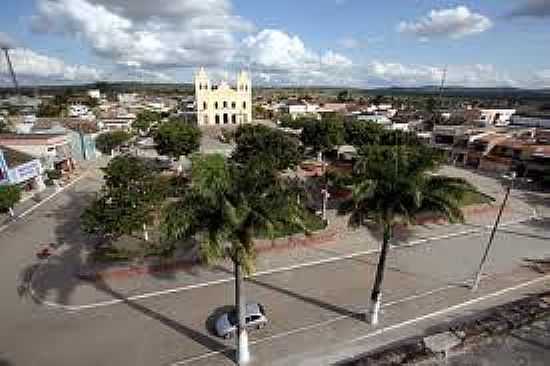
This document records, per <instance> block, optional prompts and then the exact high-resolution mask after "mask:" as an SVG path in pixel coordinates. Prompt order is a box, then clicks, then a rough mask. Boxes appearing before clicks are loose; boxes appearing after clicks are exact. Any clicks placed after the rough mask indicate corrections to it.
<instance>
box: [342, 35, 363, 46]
mask: <svg viewBox="0 0 550 366" xmlns="http://www.w3.org/2000/svg"><path fill="white" fill-rule="evenodd" d="M338 45H339V46H340V47H342V48H347V49H356V48H361V47H362V46H363V44H362V42H360V41H359V40H358V39H356V38H352V37H348V38H342V39H340V40H339V41H338Z"/></svg>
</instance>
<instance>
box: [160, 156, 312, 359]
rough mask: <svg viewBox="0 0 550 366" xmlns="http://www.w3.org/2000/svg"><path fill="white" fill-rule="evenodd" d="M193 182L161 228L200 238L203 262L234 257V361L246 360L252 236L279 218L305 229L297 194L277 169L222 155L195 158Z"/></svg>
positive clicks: (173, 235) (172, 236)
mask: <svg viewBox="0 0 550 366" xmlns="http://www.w3.org/2000/svg"><path fill="white" fill-rule="evenodd" d="M252 164H253V163H252ZM264 166H266V165H265V164H264ZM191 182H192V183H191V186H190V187H189V190H188V191H187V192H186V193H185V194H184V196H183V197H182V199H181V200H179V201H178V202H175V203H173V204H172V205H170V206H169V207H168V208H167V210H166V212H165V220H164V227H163V228H164V233H165V236H166V239H168V240H169V241H170V242H174V241H177V240H181V239H189V238H196V239H198V240H199V243H200V254H201V258H202V260H203V261H204V262H206V263H211V262H213V261H216V260H219V259H221V258H229V259H231V261H232V262H233V268H234V276H235V306H236V309H237V318H238V326H237V333H238V337H237V344H236V345H237V362H238V364H239V365H242V364H246V363H247V362H248V361H249V359H250V355H249V351H248V335H247V332H246V328H245V319H244V318H245V304H246V301H245V294H244V292H243V277H244V275H247V274H250V273H251V272H253V270H254V259H255V250H254V237H255V236H257V235H258V234H259V233H261V232H267V233H272V231H273V227H274V225H276V224H281V223H285V224H293V225H296V226H297V227H300V228H303V225H302V224H301V219H300V217H301V216H300V212H301V211H300V207H299V206H298V205H297V204H296V195H295V194H291V191H290V188H289V187H287V186H286V185H285V184H284V182H282V181H280V180H279V179H277V175H276V173H275V172H272V171H270V170H269V169H267V168H266V169H262V167H261V166H254V167H251V166H246V167H242V166H238V165H235V164H231V163H228V162H226V161H225V159H224V158H223V157H222V156H221V155H206V156H201V157H195V158H193V168H192V173H191Z"/></svg>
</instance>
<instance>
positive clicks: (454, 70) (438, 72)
mask: <svg viewBox="0 0 550 366" xmlns="http://www.w3.org/2000/svg"><path fill="white" fill-rule="evenodd" d="M367 69H368V73H369V80H370V82H372V83H375V84H380V85H396V86H422V85H439V83H440V81H441V77H442V74H443V68H441V67H436V66H430V65H406V64H401V63H397V62H383V61H372V62H370V63H369V64H368V66H367ZM446 80H447V82H446V84H447V85H455V86H466V87H494V86H518V85H519V83H518V82H517V81H516V80H514V79H513V78H511V77H510V76H509V75H508V74H507V73H505V72H501V71H499V70H497V69H496V68H495V67H494V66H493V65H484V64H474V65H451V66H449V67H448V68H447V77H446Z"/></svg>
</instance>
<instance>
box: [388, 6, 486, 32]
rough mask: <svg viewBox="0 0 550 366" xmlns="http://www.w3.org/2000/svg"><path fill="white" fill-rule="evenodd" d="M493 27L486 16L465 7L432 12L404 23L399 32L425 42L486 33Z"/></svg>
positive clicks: (398, 28)
mask: <svg viewBox="0 0 550 366" xmlns="http://www.w3.org/2000/svg"><path fill="white" fill-rule="evenodd" d="M492 26H493V22H492V21H491V20H490V19H489V18H487V17H486V16H484V15H481V14H478V13H473V12H472V11H470V9H468V8H467V7H465V6H457V7H456V8H450V9H442V10H432V11H430V13H429V14H428V15H427V16H425V17H423V18H421V19H419V20H417V21H414V22H406V21H403V22H401V23H399V25H398V27H397V30H398V31H399V32H400V33H409V34H412V35H414V36H416V37H418V38H420V39H421V40H424V41H425V40H428V39H431V38H436V37H448V38H452V39H458V38H462V37H466V36H470V35H474V34H478V33H482V32H485V31H486V30H488V29H490V28H491V27H492Z"/></svg>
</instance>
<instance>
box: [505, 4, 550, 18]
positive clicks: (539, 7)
mask: <svg viewBox="0 0 550 366" xmlns="http://www.w3.org/2000/svg"><path fill="white" fill-rule="evenodd" d="M509 15H510V16H512V17H540V18H542V17H548V16H550V0H524V1H523V3H522V4H521V5H518V6H517V7H516V8H515V9H513V10H512V11H511V12H510V13H509Z"/></svg>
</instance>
